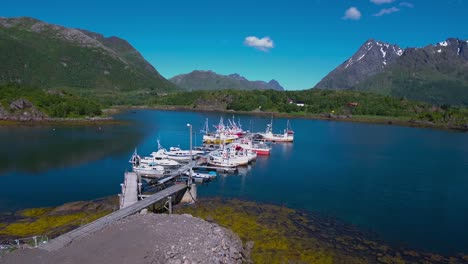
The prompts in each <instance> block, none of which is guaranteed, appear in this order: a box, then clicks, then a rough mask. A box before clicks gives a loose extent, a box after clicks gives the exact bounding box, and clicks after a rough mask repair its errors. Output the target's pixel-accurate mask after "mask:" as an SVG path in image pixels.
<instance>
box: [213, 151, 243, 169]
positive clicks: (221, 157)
mask: <svg viewBox="0 0 468 264" xmlns="http://www.w3.org/2000/svg"><path fill="white" fill-rule="evenodd" d="M251 158H252V156H249V155H248V154H247V151H245V153H244V152H242V153H240V152H236V150H235V149H233V148H226V149H224V150H222V151H221V150H219V151H214V152H212V153H210V155H209V158H208V160H207V163H208V164H210V165H212V166H218V167H228V168H234V167H237V166H243V165H247V164H249V162H250V161H251Z"/></svg>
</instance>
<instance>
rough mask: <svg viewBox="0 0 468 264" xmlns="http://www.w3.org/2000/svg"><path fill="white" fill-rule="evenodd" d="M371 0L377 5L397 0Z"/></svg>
mask: <svg viewBox="0 0 468 264" xmlns="http://www.w3.org/2000/svg"><path fill="white" fill-rule="evenodd" d="M370 1H371V2H372V3H374V4H376V5H381V4H389V3H391V2H393V1H395V0H370Z"/></svg>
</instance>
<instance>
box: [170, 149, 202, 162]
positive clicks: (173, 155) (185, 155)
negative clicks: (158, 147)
mask: <svg viewBox="0 0 468 264" xmlns="http://www.w3.org/2000/svg"><path fill="white" fill-rule="evenodd" d="M165 154H166V155H167V158H169V159H172V160H180V161H189V160H190V158H192V159H193V158H195V157H196V156H198V155H203V154H205V152H204V151H201V150H192V154H190V150H182V149H180V148H179V147H170V148H169V151H166V152H165Z"/></svg>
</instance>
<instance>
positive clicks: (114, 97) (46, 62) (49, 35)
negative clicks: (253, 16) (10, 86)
mask: <svg viewBox="0 0 468 264" xmlns="http://www.w3.org/2000/svg"><path fill="white" fill-rule="evenodd" d="M10 82H14V83H19V84H23V85H31V86H35V87H42V88H47V89H50V88H65V89H71V90H73V91H74V93H77V94H80V95H85V96H92V97H93V98H98V99H100V100H101V102H105V103H108V104H119V103H125V102H130V103H131V102H139V101H141V100H142V99H144V98H146V97H147V96H148V94H154V95H156V94H158V93H167V92H171V91H174V90H177V87H176V86H175V85H174V84H172V83H171V82H169V81H168V80H166V79H165V78H164V77H162V76H161V75H160V74H159V73H158V72H157V71H156V69H155V68H154V67H153V66H152V65H151V64H149V63H148V62H147V61H146V60H145V59H144V58H143V57H142V56H141V54H140V53H138V51H136V50H135V49H134V48H133V47H132V46H131V45H130V44H129V43H128V42H127V41H125V40H123V39H120V38H117V37H108V38H106V37H104V36H102V35H100V34H97V33H93V32H89V31H86V30H80V29H72V28H65V27H62V26H58V25H52V24H47V23H44V22H42V21H39V20H36V19H33V18H0V83H10Z"/></svg>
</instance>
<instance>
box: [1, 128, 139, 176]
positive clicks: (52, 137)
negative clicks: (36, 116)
mask: <svg viewBox="0 0 468 264" xmlns="http://www.w3.org/2000/svg"><path fill="white" fill-rule="evenodd" d="M141 137H142V134H141V133H140V132H139V131H135V130H131V129H129V128H128V127H125V126H121V125H115V126H81V127H77V126H71V127H67V126H59V127H52V126H32V127H31V126H29V127H7V128H2V129H1V130H0V141H2V142H1V145H2V148H3V150H4V151H1V152H0V176H1V175H2V174H7V173H9V172H25V173H31V174H32V175H35V174H40V173H41V172H44V171H47V170H49V169H51V168H64V167H72V166H78V165H80V164H85V163H88V162H91V161H94V160H99V159H102V158H104V157H107V156H112V155H119V154H122V153H127V152H128V150H129V149H132V148H134V147H135V146H136V145H137V143H138V141H139V139H140V138H141Z"/></svg>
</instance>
